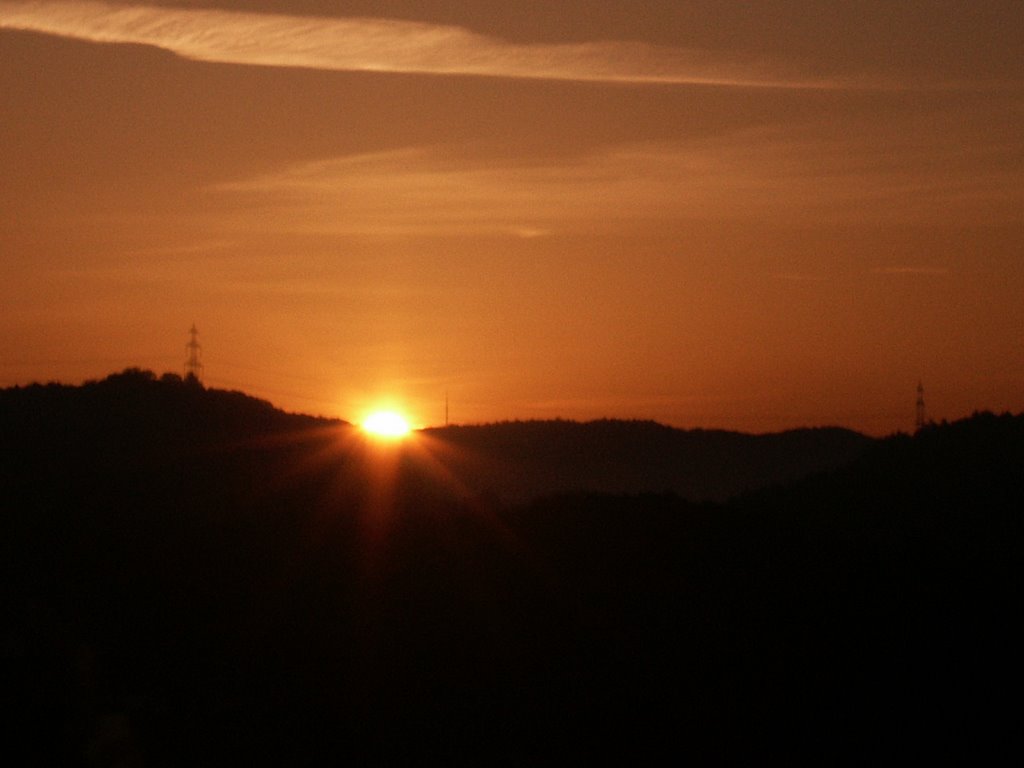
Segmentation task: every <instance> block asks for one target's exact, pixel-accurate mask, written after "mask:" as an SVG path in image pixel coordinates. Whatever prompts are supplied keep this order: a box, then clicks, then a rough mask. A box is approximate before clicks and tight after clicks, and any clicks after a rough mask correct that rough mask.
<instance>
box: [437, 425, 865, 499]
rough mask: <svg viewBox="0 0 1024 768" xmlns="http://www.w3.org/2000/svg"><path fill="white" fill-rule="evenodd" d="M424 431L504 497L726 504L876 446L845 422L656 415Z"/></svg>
mask: <svg viewBox="0 0 1024 768" xmlns="http://www.w3.org/2000/svg"><path fill="white" fill-rule="evenodd" d="M424 434H425V435H426V436H428V437H433V438H436V439H437V440H439V441H440V442H442V443H444V444H446V445H448V446H453V447H456V448H458V449H459V450H458V451H457V452H454V453H453V454H451V459H447V458H446V461H451V463H452V464H453V465H454V467H455V469H456V473H457V474H458V475H459V476H460V477H464V478H467V479H468V481H469V482H473V483H476V487H477V489H478V490H479V491H482V492H484V493H487V494H493V495H494V496H495V497H496V498H498V499H501V500H503V501H515V502H520V501H524V500H528V499H530V498H534V497H537V496H540V495H544V494H550V493H559V492H564V491H575V492H582V491H594V492H602V493H664V492H670V493H676V494H678V495H680V496H682V497H684V498H687V499H691V500H694V501H703V500H713V501H725V500H726V499H728V498H731V497H732V496H735V495H737V494H739V493H743V492H746V491H750V490H752V489H756V488H763V487H768V486H773V485H782V484H787V483H791V482H792V481H794V480H797V479H799V478H801V477H806V476H808V475H811V474H814V473H816V472H823V471H828V470H832V469H835V468H836V467H839V466H842V465H844V464H846V463H848V462H850V461H852V460H853V459H854V458H856V457H857V456H858V455H860V454H861V453H862V452H863V450H864V449H865V448H866V447H867V446H868V445H869V444H871V442H872V440H871V438H868V437H866V436H864V435H861V434H859V433H856V432H852V431H850V430H846V429H839V428H821V429H798V430H792V431H788V432H782V433H776V434H765V435H748V434H743V433H739V432H726V431H722V430H702V429H696V430H681V429H674V428H672V427H667V426H664V425H662V424H658V423H656V422H652V421H617V420H607V419H606V420H600V421H591V422H586V423H580V422H573V421H525V422H524V421H513V422H501V423H496V424H486V425H480V426H450V427H441V428H433V429H427V430H424Z"/></svg>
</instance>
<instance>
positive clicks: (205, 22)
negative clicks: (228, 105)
mask: <svg viewBox="0 0 1024 768" xmlns="http://www.w3.org/2000/svg"><path fill="white" fill-rule="evenodd" d="M0 29H11V30H21V31H30V32H38V33H43V34H49V35H56V36H60V37H67V38H72V39H76V40H85V41H89V42H94V43H134V44H140V45H150V46H154V47H157V48H161V49H164V50H167V51H171V52H173V53H175V54H177V55H179V56H182V57H184V58H186V59H192V60H196V61H206V62H218V63H224V64H242V65H253V66H271V67H302V68H309V69H318V70H334V71H356V72H394V73H416V74H433V75H475V76H488V77H507V78H529V79H541V80H567V81H584V82H585V81H590V82H604V83H636V84H642V83H651V84H654V83H664V84H703V85H719V86H739V87H756V88H816V89H838V88H888V87H894V86H893V84H892V83H884V82H882V81H874V82H869V81H864V80H848V81H847V80H839V79H825V78H820V77H815V76H801V75H800V74H799V73H797V72H796V71H795V70H793V69H792V68H786V67H780V66H777V65H767V64H765V63H763V62H755V61H736V60H729V59H726V58H723V57H721V56H718V55H716V54H713V53H711V52H708V51H702V50H696V49H692V50H691V49H685V48H676V47H670V46H656V45H649V44H645V43H642V42H614V41H612V42H591V43H572V44H515V43H509V42H506V41H503V40H499V39H496V38H493V37H488V36H485V35H481V34H477V33H474V32H472V31H470V30H467V29H464V28H462V27H456V26H444V25H437V24H428V23H421V22H411V21H398V20H391V19H373V18H316V17H305V16H289V15H283V14H256V13H246V12H234V11H221V10H181V9H169V8H159V7H152V6H117V5H111V4H107V3H100V2H0Z"/></svg>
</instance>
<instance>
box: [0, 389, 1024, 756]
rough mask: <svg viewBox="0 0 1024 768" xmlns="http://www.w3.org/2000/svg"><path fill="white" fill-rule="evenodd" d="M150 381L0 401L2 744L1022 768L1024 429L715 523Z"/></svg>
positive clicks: (982, 431)
mask: <svg viewBox="0 0 1024 768" xmlns="http://www.w3.org/2000/svg"><path fill="white" fill-rule="evenodd" d="M137 378H138V377H135V379H132V378H131V377H129V380H124V379H122V380H115V381H108V382H104V383H101V384H99V385H95V386H94V387H93V388H92V389H89V388H85V389H77V388H76V389H66V390H65V389H59V388H57V389H55V388H50V389H49V390H44V389H40V390H34V391H31V392H30V391H29V390H18V391H7V392H4V393H0V426H2V433H0V434H2V435H3V445H2V450H3V452H2V454H0V456H2V457H3V458H2V463H0V484H2V487H0V499H2V504H3V508H2V512H3V518H2V526H3V527H2V531H0V533H2V540H3V550H2V551H3V568H4V583H3V593H2V596H3V610H4V615H5V619H6V620H5V622H4V629H3V632H4V635H3V643H2V652H3V657H2V664H3V667H2V669H3V675H4V679H3V683H4V691H5V696H6V697H7V698H8V699H9V700H10V703H11V704H13V705H14V711H15V712H16V713H17V715H16V717H14V718H12V719H9V720H8V722H7V727H8V728H10V734H9V737H8V738H7V739H6V741H5V744H6V745H9V746H8V747H7V748H9V749H11V750H12V752H13V751H14V750H22V749H24V750H27V751H28V752H29V753H30V754H31V755H32V756H33V757H34V761H35V762H36V763H38V764H69V765H74V764H93V765H114V764H126V763H123V762H122V763H118V762H117V759H118V758H125V759H129V758H130V759H131V760H134V761H135V763H134V764H142V765H183V764H188V765H220V764H224V763H226V762H228V761H229V760H230V761H231V762H247V763H250V764H275V765H277V764H291V765H294V764H309V763H313V762H316V763H322V762H328V763H330V762H338V761H339V760H340V759H342V758H353V759H356V760H360V761H363V762H373V763H380V762H389V763H394V762H411V763H416V764H423V763H430V762H436V761H439V760H441V759H444V760H446V761H448V762H470V761H474V762H484V763H487V764H494V763H497V764H508V763H513V764H519V763H523V762H527V763H533V762H538V761H540V760H542V759H544V758H551V757H559V758H562V759H567V760H568V759H572V760H577V759H585V758H589V757H594V756H618V757H621V758H623V759H629V760H630V761H631V762H645V761H648V759H653V758H654V757H655V756H656V755H659V754H660V753H662V752H664V751H666V750H667V751H668V753H669V754H670V755H672V757H674V758H683V759H686V758H689V759H690V760H691V761H696V762H705V761H711V762H721V761H722V760H723V759H729V758H746V759H747V760H757V761H758V762H761V761H763V760H764V758H765V756H766V755H769V754H777V755H787V756H794V757H802V758H810V759H815V760H818V761H820V760H822V759H825V760H827V761H828V762H835V761H836V760H837V759H839V760H844V761H848V760H855V761H859V762H864V761H865V760H868V759H871V760H872V761H874V760H875V759H877V758H879V757H885V758H889V759H895V760H901V761H902V760H909V759H913V760H915V761H916V760H919V759H921V758H922V757H925V756H928V755H933V756H934V755H940V754H941V755H943V756H946V757H949V756H953V757H954V758H955V757H961V758H963V759H965V760H966V759H971V760H972V761H977V760H979V759H984V758H992V757H1005V756H1007V755H1011V754H1012V750H1016V749H1017V747H1018V742H1017V736H1016V730H1017V729H1016V710H1015V708H1014V707H1013V705H1012V703H1009V704H1007V703H1004V700H1003V698H1004V695H1005V694H1010V695H1011V699H1010V701H1011V702H1012V696H1013V695H1015V691H1016V690H1017V689H1019V683H1020V677H1019V674H1018V671H1019V670H1018V668H1017V661H1018V656H1019V647H1020V643H1019V640H1020V637H1019V634H1017V633H1016V630H1015V626H1014V622H1013V619H1015V618H1016V617H1015V613H1016V612H1017V610H1018V606H1019V597H1020V578H1019V564H1018V559H1019V554H1020V552H1021V528H1020V523H1019V509H1020V508H1021V506H1022V504H1021V502H1022V501H1024V477H1022V476H1024V471H1022V467H1024V418H1022V417H1009V416H1004V417H995V416H990V415H980V416H977V417H975V418H973V419H970V420H968V421H965V422H961V423H957V424H953V425H948V426H944V427H939V428H934V429H931V430H926V431H925V432H922V433H921V434H919V435H918V436H916V437H914V438H907V437H901V438H894V439H890V440H886V441H880V442H877V443H875V444H873V445H871V446H869V447H868V448H867V450H866V452H865V453H864V454H863V455H862V456H861V457H860V458H859V459H857V460H856V461H855V462H853V463H852V464H850V465H848V466H846V467H844V468H839V469H836V470H835V471H833V472H832V473H831V474H827V475H818V476H815V477H813V478H811V479H808V480H805V481H803V482H801V483H798V484H796V485H794V486H791V487H788V488H775V489H773V490H766V491H761V492H755V493H752V494H750V495H747V496H744V497H742V498H740V499H737V500H735V501H733V502H731V503H729V504H727V505H712V504H701V505H697V504H693V503H690V502H686V501H684V500H682V499H680V498H679V497H678V496H675V495H672V494H660V495H650V494H648V495H629V496H627V495H597V494H565V495H554V496H548V497H546V498H544V499H541V500H537V501H535V502H532V503H529V504H525V505H520V506H516V507H508V508H497V507H494V506H489V505H488V504H485V503H483V502H481V501H480V500H479V499H477V498H475V497H474V496H473V495H472V494H467V493H466V487H467V485H468V484H467V483H465V482H462V481H461V480H460V479H459V478H456V477H453V476H452V473H451V472H450V470H449V469H447V468H446V467H445V466H444V465H443V462H441V463H439V461H438V459H437V457H438V455H440V454H439V453H438V452H437V451H436V450H435V452H434V453H427V452H424V451H422V450H421V449H419V448H416V449H414V448H402V449H399V448H394V447H393V448H381V447H378V446H374V445H372V444H368V443H365V442H363V441H362V439H361V438H359V437H358V436H357V435H356V434H355V433H354V431H353V430H351V429H348V428H347V427H345V426H344V425H338V424H327V423H323V422H318V421H316V420H309V419H304V418H301V417H290V416H286V415H284V414H278V413H276V412H273V411H272V410H270V409H268V408H267V407H266V406H265V404H260V403H258V401H251V400H248V399H245V398H242V397H241V396H234V395H228V394H225V393H204V392H203V391H202V390H194V391H185V390H181V389H179V390H174V389H173V387H179V388H180V387H181V386H182V385H180V384H175V383H173V382H169V383H165V384H160V383H159V382H149V381H138V380H137ZM164 387H168V389H165V388H164ZM129 392H134V393H135V395H133V396H129ZM104 393H105V394H104ZM158 393H159V394H158ZM206 395H209V396H210V397H212V398H213V400H204V397H205V396H206ZM34 398H42V399H34ZM133 398H134V399H133ZM152 398H157V399H158V400H159V402H160V406H159V408H158V409H157V410H158V412H159V414H161V415H159V416H156V415H150V416H146V417H142V416H141V415H140V412H139V409H140V408H141V409H142V410H143V411H147V412H148V410H149V406H146V407H143V406H142V405H141V404H142V403H143V402H149V401H150V400H151V399H152ZM217 398H226V399H227V401H228V402H230V403H231V405H230V406H226V408H227V411H229V412H230V413H232V414H235V415H233V416H230V417H229V416H228V415H225V413H223V412H220V406H215V405H214V404H213V403H214V401H215V400H216V399H217ZM76 403H77V404H76ZM82 403H86V404H87V407H85V408H84V410H80V406H81V404H82ZM40 404H42V405H43V407H42V410H38V409H39V408H40ZM203 408H210V409H211V410H210V411H209V412H207V413H205V415H204V418H202V419H197V418H196V415H195V414H196V413H197V412H198V413H201V412H202V409H203ZM33 409H37V410H36V411H35V412H33ZM218 412H219V413H220V415H218ZM56 414H59V417H58V416H57V415H56ZM239 414H245V415H244V417H243V416H240V415H239ZM71 425H74V426H73V427H72V426H71ZM435 449H436V446H435ZM989 761H990V760H989ZM127 764H131V762H130V761H129V762H128V763H127Z"/></svg>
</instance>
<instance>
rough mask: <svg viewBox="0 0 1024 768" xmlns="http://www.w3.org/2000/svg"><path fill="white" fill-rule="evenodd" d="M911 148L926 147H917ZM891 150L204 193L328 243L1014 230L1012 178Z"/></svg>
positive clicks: (411, 163)
mask: <svg viewBox="0 0 1024 768" xmlns="http://www.w3.org/2000/svg"><path fill="white" fill-rule="evenodd" d="M913 140H914V141H916V142H917V143H919V144H920V143H926V142H927V141H928V140H927V138H926V137H925V136H923V135H921V134H914V135H913ZM893 142H894V138H893V136H892V134H891V133H886V134H880V135H877V136H868V135H866V132H865V133H864V134H858V135H856V136H855V137H853V138H850V137H846V136H828V135H824V136H823V135H821V134H820V132H815V131H809V132H807V133H804V134H801V132H800V131H797V130H794V129H789V130H771V129H759V130H754V131H740V132H736V133H732V134H727V135H722V136H718V137H712V138H707V139H702V140H696V139H694V140H690V141H683V142H664V143H649V144H637V145H626V146H614V147H606V148H598V149H595V150H594V151H592V152H591V153H588V154H585V155H581V156H575V157H569V158H561V159H552V158H545V159H534V160H529V159H524V160H519V161H516V162H509V161H507V160H504V161H498V160H494V161H487V160H484V159H480V158H477V159H473V160H470V159H468V158H466V157H460V153H459V151H458V149H457V148H452V147H445V148H430V147H427V148H410V149H402V150H394V151H387V152H378V153H366V154H358V155H350V156H346V157H338V158H330V159H324V160H317V161H312V162H305V163H298V164H295V165H291V166H288V167H284V168H281V169H278V170H275V171H271V172H268V173H265V174H261V175H257V176H253V177H250V178H247V179H240V180H237V181H232V182H225V183H221V184H217V185H215V186H213V187H211V188H209V190H208V192H210V193H211V194H213V195H215V196H216V197H217V198H219V200H218V202H216V203H215V205H216V206H217V207H218V209H220V210H223V209H221V208H220V207H221V206H226V207H227V209H228V210H229V211H235V212H236V215H237V217H238V219H239V226H240V227H243V228H244V227H247V226H251V223H252V222H253V221H257V220H258V221H260V222H263V223H264V224H263V225H264V226H271V222H272V223H273V225H275V226H278V227H284V228H285V229H286V230H287V231H299V232H317V233H331V234H369V235H412V234H482V233H485V234H495V233H504V234H506V235H509V236H515V237H531V236H543V235H552V234H560V233H569V232H582V231H586V232H602V231H604V232H608V231H616V232H622V231H632V230H635V229H636V228H641V229H646V228H649V227H650V226H651V224H652V223H653V222H658V221H661V222H665V221H671V220H684V219H685V220H693V219H704V220H712V219H714V220H744V219H751V218H754V219H757V220H761V221H779V222H785V223H794V222H797V223H807V222H816V223H821V222H836V223H842V222H850V221H875V222H895V221H900V222H918V223H921V222H932V223H934V222H937V221H942V222H947V223H948V222H951V221H960V220H965V221H972V222H975V223H977V222H982V221H996V222H998V221H1003V222H1005V221H1017V220H1019V219H1020V211H1021V210H1022V208H1021V204H1022V197H1021V187H1020V183H1019V182H1020V171H1019V170H1018V169H1015V168H1012V167H1009V168H1006V167H1002V166H1001V165H999V164H996V165H997V167H995V168H992V167H989V166H991V165H992V163H991V159H989V164H988V166H985V165H981V164H980V163H979V162H978V158H976V157H975V155H974V154H973V152H972V151H971V150H963V152H962V153H961V154H962V155H963V157H962V164H961V165H959V166H954V165H952V163H951V161H950V159H949V157H950V155H949V153H947V152H945V151H939V150H936V151H934V152H932V153H924V154H921V155H920V156H914V155H913V154H912V153H911V152H910V151H907V152H903V151H902V145H901V144H898V143H897V144H894V143H893ZM940 149H941V148H940ZM978 151H980V152H982V154H985V153H986V152H987V149H986V148H985V147H984V146H981V145H979V147H978ZM998 157H1001V155H1000V156H998ZM998 157H997V159H998ZM894 268H895V267H894ZM781 277H783V278H784V279H797V276H793V275H785V276H781ZM799 278H800V279H804V278H806V276H803V275H800V276H799Z"/></svg>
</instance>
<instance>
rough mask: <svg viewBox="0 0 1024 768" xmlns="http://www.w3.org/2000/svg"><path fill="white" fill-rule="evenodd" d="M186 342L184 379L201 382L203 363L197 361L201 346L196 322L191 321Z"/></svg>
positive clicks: (196, 382)
mask: <svg viewBox="0 0 1024 768" xmlns="http://www.w3.org/2000/svg"><path fill="white" fill-rule="evenodd" d="M188 334H189V339H188V344H186V345H185V352H186V354H187V357H186V358H185V381H187V382H189V383H192V384H201V383H202V375H203V364H202V363H201V362H200V361H199V353H200V351H201V350H202V347H201V346H200V345H199V331H197V330H196V324H195V323H192V329H191V330H190V331H189V332H188Z"/></svg>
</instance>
